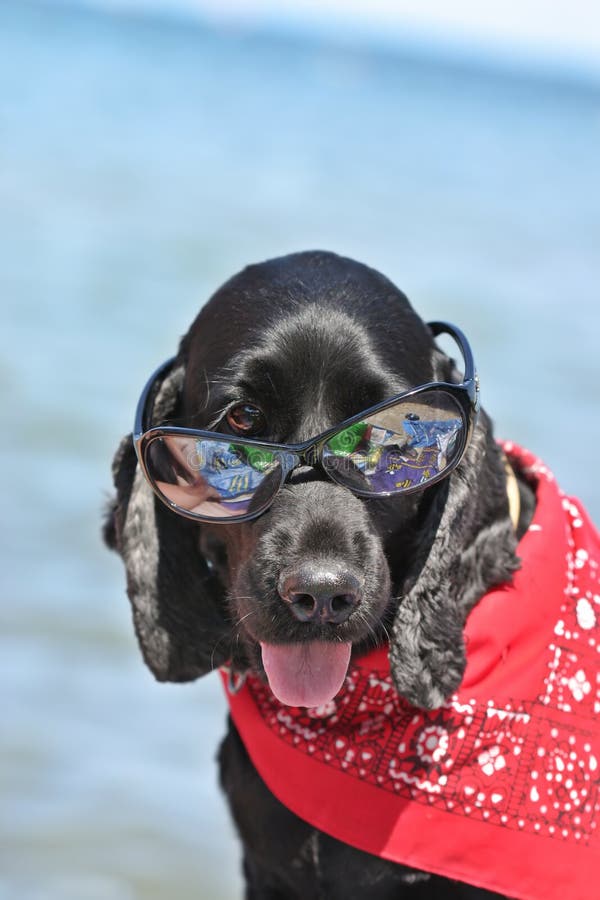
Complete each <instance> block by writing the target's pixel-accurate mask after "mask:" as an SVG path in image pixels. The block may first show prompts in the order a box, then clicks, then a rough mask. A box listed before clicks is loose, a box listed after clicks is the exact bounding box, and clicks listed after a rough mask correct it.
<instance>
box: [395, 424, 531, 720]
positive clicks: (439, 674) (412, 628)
mask: <svg viewBox="0 0 600 900" xmlns="http://www.w3.org/2000/svg"><path fill="white" fill-rule="evenodd" d="M505 484H506V483H505V478H504V475H503V463H502V456H501V450H500V448H499V447H498V446H497V445H496V443H495V441H494V440H493V437H492V432H491V425H490V423H489V420H488V419H487V416H486V415H485V413H482V414H481V415H480V420H479V424H478V426H477V428H476V430H475V433H474V435H473V438H472V441H471V444H470V446H469V449H468V451H467V453H466V454H465V457H464V458H463V460H462V462H461V463H460V465H459V467H458V468H457V469H456V470H455V471H454V472H453V473H452V474H451V475H450V476H449V478H447V479H446V480H445V481H443V482H441V483H440V484H439V485H438V486H437V487H436V489H435V491H436V493H435V494H434V496H433V500H432V502H431V506H430V508H429V510H428V514H427V519H426V522H425V526H424V528H423V531H422V532H421V533H420V546H419V550H418V552H417V554H416V559H415V561H414V563H415V564H414V567H411V575H410V581H409V583H408V584H407V585H406V592H405V594H404V596H403V597H402V599H401V601H400V606H399V608H398V612H397V614H396V618H395V621H394V625H393V635H392V642H391V646H390V662H391V668H392V676H393V678H394V682H395V685H396V688H397V690H398V692H399V693H400V694H401V695H402V696H403V697H406V699H407V700H408V701H409V702H410V703H412V704H413V705H414V706H418V707H421V708H423V709H436V708H438V707H439V706H441V705H442V704H443V703H444V701H445V700H447V699H448V698H449V697H450V695H451V694H452V693H453V692H454V691H455V690H456V689H457V688H458V687H459V685H460V683H461V681H462V678H463V675H464V670H465V664H466V658H465V645H464V640H463V628H464V625H465V621H466V617H467V615H468V613H469V611H470V610H471V608H472V607H473V606H474V605H475V603H476V602H477V601H478V600H479V599H480V598H481V597H482V596H483V594H484V593H485V592H486V591H487V590H488V589H489V588H490V587H491V586H492V585H496V584H501V583H502V582H504V581H506V580H509V579H510V578H511V576H512V574H513V572H514V571H515V570H516V569H517V568H518V565H519V563H518V559H517V557H516V556H515V549H516V544H517V541H516V537H515V532H514V528H513V526H512V524H511V521H510V517H509V512H508V502H507V497H506V486H505Z"/></svg>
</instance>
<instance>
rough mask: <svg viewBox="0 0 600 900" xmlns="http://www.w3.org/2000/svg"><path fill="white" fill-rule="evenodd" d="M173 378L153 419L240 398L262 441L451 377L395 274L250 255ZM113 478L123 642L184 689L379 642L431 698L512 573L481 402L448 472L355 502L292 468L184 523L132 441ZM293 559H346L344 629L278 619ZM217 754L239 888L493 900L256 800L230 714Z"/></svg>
mask: <svg viewBox="0 0 600 900" xmlns="http://www.w3.org/2000/svg"><path fill="white" fill-rule="evenodd" d="M176 372H178V373H179V375H178V378H179V381H177V379H175V381H174V382H173V383H172V384H168V385H163V388H161V390H160V392H159V395H158V397H157V398H156V403H155V408H154V421H155V423H158V422H159V421H165V420H166V419H168V420H169V421H170V422H172V423H178V424H186V425H189V426H190V427H198V428H215V430H219V431H223V430H226V424H225V423H224V419H223V418H222V414H223V410H224V409H226V408H227V407H228V406H230V405H231V404H232V403H233V402H248V403H252V404H254V405H255V406H257V407H259V408H260V409H261V410H262V412H263V413H264V415H265V419H266V423H267V424H266V427H265V430H264V431H263V433H261V434H260V437H261V438H262V439H265V440H270V441H277V442H287V443H291V442H298V441H303V440H306V439H308V438H310V437H312V436H313V435H316V434H318V433H320V432H322V431H324V430H325V429H326V428H328V427H329V426H331V425H333V424H335V423H337V422H340V421H342V420H343V419H345V418H346V417H348V416H350V415H352V414H353V413H356V412H359V411H360V410H362V409H365V408H366V407H368V406H370V405H373V404H375V403H377V402H378V401H380V400H383V399H385V398H387V397H390V396H392V395H393V394H395V393H398V392H400V391H401V390H403V389H406V388H408V387H412V386H415V385H418V384H422V383H425V382H429V381H434V380H439V381H453V380H456V375H455V372H454V366H453V363H452V361H451V360H450V359H449V358H448V357H447V356H445V355H444V354H443V353H442V352H441V351H440V350H439V349H437V347H436V346H435V344H434V342H433V339H432V337H431V334H430V332H429V330H428V328H427V327H426V326H425V325H424V324H423V322H422V321H421V320H420V319H419V317H418V316H417V315H416V313H415V312H414V311H413V310H412V308H411V306H410V304H409V303H408V301H407V299H406V297H405V296H404V295H403V294H402V293H401V292H400V291H399V290H398V289H397V288H396V287H395V286H394V285H393V284H391V283H390V282H389V281H388V280H387V279H386V278H384V277H383V276H382V275H380V274H379V273H377V272H375V271H374V270H372V269H369V268H367V267H366V266H363V265H360V264H358V263H356V262H354V261H352V260H349V259H345V258H342V257H338V256H336V255H334V254H331V253H323V252H310V253H299V254H294V255H291V256H287V257H284V258H281V259H276V260H272V261H269V262H266V263H263V264H260V265H256V266H250V267H248V268H247V269H245V270H244V271H243V272H241V273H240V274H238V275H236V276H235V277H234V278H232V279H231V280H230V281H229V282H227V283H226V284H225V285H224V286H223V287H222V288H221V289H220V290H219V291H217V293H216V294H215V295H214V296H213V297H212V299H211V300H210V301H209V302H208V303H207V305H206V306H205V307H204V308H203V309H202V310H201V312H200V314H199V315H198V317H197V318H196V320H195V322H194V323H193V325H192V326H191V328H190V330H189V332H188V334H187V335H186V336H185V337H184V338H183V340H182V342H181V345H180V348H179V354H178V360H177V367H176ZM114 476H115V486H116V489H117V497H116V500H115V502H114V505H113V506H112V507H111V509H110V511H109V516H108V519H107V523H106V526H105V537H106V540H107V542H108V543H109V545H110V546H112V547H114V548H116V549H117V550H118V551H119V552H120V553H121V555H122V556H123V558H124V561H125V564H126V568H127V575H128V593H129V597H130V599H131V602H132V606H133V614H134V620H135V627H136V631H137V635H138V638H139V641H140V645H141V648H142V651H143V654H144V658H145V660H146V663H147V664H148V666H149V667H150V669H151V670H152V671H153V673H154V675H155V676H156V677H157V678H158V679H159V680H167V681H187V680H191V679H194V678H197V677H199V676H201V675H203V674H205V673H206V672H208V671H209V670H211V669H213V668H215V667H217V666H220V665H222V664H224V663H226V662H229V663H230V664H231V666H232V668H233V669H234V670H235V671H236V672H240V673H241V672H244V671H247V670H251V671H253V672H255V673H258V674H259V675H264V673H263V669H262V662H261V654H260V646H259V642H260V641H267V642H269V643H271V644H277V643H288V642H301V641H305V640H311V641H314V640H325V641H326V640H332V639H335V640H339V639H341V640H344V641H350V642H352V644H353V646H354V648H355V649H354V652H355V653H360V652H361V650H365V649H368V648H371V647H373V645H374V644H375V643H382V642H383V641H384V639H387V637H388V636H389V639H390V659H391V668H392V675H393V678H394V682H395V684H396V687H397V690H398V692H399V693H400V694H401V695H403V696H404V697H405V698H407V699H408V700H409V701H410V702H411V703H412V704H414V705H416V706H419V707H423V708H427V709H432V708H436V707H438V706H440V704H441V703H442V702H443V701H444V700H445V699H446V698H447V697H448V696H449V695H450V694H451V693H452V692H453V691H454V690H455V689H456V688H457V687H458V686H459V684H460V682H461V679H462V676H463V672H464V668H465V650H464V643H463V638H462V631H463V626H464V623H465V619H466V616H467V614H468V612H469V610H470V609H471V608H472V607H473V605H474V604H475V603H476V602H477V601H478V599H479V598H480V597H481V596H482V595H483V594H484V593H485V592H486V590H487V589H488V588H490V587H491V586H492V585H495V584H498V583H501V582H503V581H505V580H507V579H510V577H511V575H512V573H513V572H514V571H515V569H516V568H517V567H518V560H517V558H516V556H515V548H516V543H517V536H518V535H516V534H515V530H514V528H513V526H512V524H511V521H510V518H509V509H508V502H507V494H506V478H505V470H504V464H503V460H502V456H501V452H500V451H499V449H498V447H497V445H496V443H495V441H494V438H493V435H492V428H491V425H490V421H489V419H488V417H487V416H486V415H485V413H481V415H480V417H479V423H478V425H477V428H476V430H475V433H474V435H473V439H472V441H471V444H470V446H469V449H468V451H467V453H466V456H465V458H464V459H463V461H462V463H461V465H460V466H459V468H458V469H457V470H455V472H454V473H453V474H452V475H450V476H449V477H448V478H447V479H445V480H444V481H442V482H440V483H439V484H437V485H435V486H433V487H431V488H429V489H427V490H425V491H423V492H420V493H417V494H413V495H410V496H408V497H401V498H390V499H385V500H384V499H382V500H363V499H359V498H357V497H356V496H354V495H353V494H352V493H351V492H350V491H348V490H346V489H344V488H342V487H340V486H338V485H336V484H334V483H333V482H331V481H330V480H328V479H327V477H326V476H325V474H324V473H323V472H321V471H319V470H317V469H311V468H308V467H306V468H304V469H301V470H298V471H296V472H295V473H294V474H293V476H292V478H291V479H290V480H289V482H288V483H287V484H286V485H285V486H284V488H283V490H282V491H281V492H280V494H279V495H278V497H277V498H276V499H275V501H274V503H273V505H272V506H271V508H270V509H269V510H268V511H267V512H266V513H264V514H263V515H262V516H260V518H258V519H256V520H254V521H251V522H247V523H242V524H230V525H226V524H219V525H210V526H209V525H202V526H199V525H196V524H194V523H192V522H190V521H187V520H185V519H183V518H181V517H180V516H177V515H176V514H174V513H172V512H170V511H169V510H168V509H166V508H165V507H164V506H163V504H161V503H160V502H159V501H158V500H156V499H155V498H154V497H153V495H152V494H151V492H150V489H149V488H147V486H145V485H144V484H142V482H141V480H140V478H139V473H138V476H136V459H135V454H134V451H133V447H132V444H131V438H130V437H127V438H125V439H124V441H123V442H122V444H121V447H120V448H119V451H118V452H117V455H116V457H115V463H114ZM136 479H137V480H136ZM134 482H135V484H136V487H135V488H134ZM521 493H522V501H523V502H522V522H521V526H522V527H521V529H520V530H523V528H524V527H525V524H526V520H527V518H528V517H529V516H530V514H531V511H532V507H533V503H534V501H533V497H532V495H531V493H530V492H528V490H527V488H526V487H525V486H522V488H521ZM132 498H134V499H132ZM132 504H134V505H135V508H134V509H132ZM300 566H303V567H307V566H308V567H309V568H310V567H313V568H315V569H319V568H322V567H325V568H327V567H329V568H333V569H335V568H336V567H337V568H338V569H339V567H342V568H343V569H344V571H345V572H347V573H350V575H352V577H353V578H355V579H356V581H357V582H358V584H359V602H358V605H357V606H356V608H355V609H354V610H353V612H352V614H351V615H350V616H349V617H348V618H347V620H346V621H344V622H342V623H340V624H335V625H334V624H332V623H327V624H326V625H324V624H317V623H312V622H304V621H299V620H298V619H297V618H296V617H295V616H294V615H292V614H291V612H290V609H289V604H286V603H284V602H283V600H282V598H281V596H280V594H279V592H278V585H280V584H281V578H282V576H283V575H285V574H286V573H290V572H291V573H294V572H297V571H298V569H299V567H300ZM219 759H220V765H221V783H222V785H223V787H224V790H225V792H226V793H227V795H228V797H229V800H230V805H231V809H232V813H233V817H234V819H235V822H236V825H237V827H238V830H239V832H240V835H241V837H242V840H243V843H244V871H245V875H246V879H247V884H248V893H247V897H248V898H272V900H276V898H302V900H304V898H317V897H322V898H328V900H336V898H338V897H339V898H344V900H349V898H367V897H368V898H370V900H371V898H372V900H378V898H381V900H383V898H388V897H389V898H392V897H393V898H399V897H404V896H407V897H412V898H421V897H423V898H424V897H428V898H430V897H436V898H437V897H439V898H442V897H443V898H453V897H465V898H475V897H486V896H493V895H491V894H489V893H488V892H486V891H482V890H480V889H477V888H473V887H470V886H466V885H463V884H459V883H456V882H450V881H448V880H446V879H443V878H439V877H437V876H429V875H427V874H425V873H418V872H414V871H412V870H410V869H406V868H404V867H402V866H398V865H395V864H392V863H389V862H386V861H384V860H380V859H377V858H375V857H371V856H369V855H368V854H365V853H362V852H360V851H357V850H355V849H352V848H350V847H347V846H345V845H343V844H341V843H339V842H338V841H336V840H334V839H333V838H330V837H328V836H326V835H324V834H323V833H321V832H318V831H316V830H315V829H313V828H311V827H310V826H308V825H307V824H306V823H304V822H303V821H301V820H300V819H298V818H297V817H296V816H294V815H293V814H292V813H290V812H289V811H288V810H286V809H285V808H284V807H283V806H282V805H281V804H280V803H279V802H278V801H277V800H276V799H275V798H274V797H273V795H272V794H271V793H270V792H269V791H268V789H267V788H266V787H265V785H264V783H263V782H262V781H261V779H260V778H259V776H258V774H257V773H256V771H255V770H254V768H253V766H252V764H251V762H250V760H249V758H248V755H247V753H246V751H245V748H244V746H243V744H242V743H241V741H240V739H239V736H238V735H237V733H236V731H235V728H234V726H233V725H232V724H231V723H230V727H229V734H228V736H227V737H226V739H225V741H224V743H223V745H222V747H221V751H220V755H219Z"/></svg>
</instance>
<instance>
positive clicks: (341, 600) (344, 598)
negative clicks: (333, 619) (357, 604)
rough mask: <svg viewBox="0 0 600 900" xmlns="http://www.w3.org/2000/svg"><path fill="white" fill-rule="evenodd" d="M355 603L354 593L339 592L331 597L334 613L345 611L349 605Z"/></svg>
mask: <svg viewBox="0 0 600 900" xmlns="http://www.w3.org/2000/svg"><path fill="white" fill-rule="evenodd" d="M353 605H354V598H353V596H352V594H337V595H336V596H335V597H332V598H331V608H332V610H333V612H334V613H337V612H343V610H345V609H346V608H347V607H348V606H353Z"/></svg>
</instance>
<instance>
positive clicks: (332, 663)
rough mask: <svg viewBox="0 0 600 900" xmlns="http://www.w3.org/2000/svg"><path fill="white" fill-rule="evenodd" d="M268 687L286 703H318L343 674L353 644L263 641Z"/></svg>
mask: <svg viewBox="0 0 600 900" xmlns="http://www.w3.org/2000/svg"><path fill="white" fill-rule="evenodd" d="M260 646H261V649H262V660H263V665H264V667H265V672H266V673H267V678H268V679H269V687H270V688H271V690H272V691H273V693H274V694H275V696H276V697H277V699H278V700H279V701H280V702H281V703H285V705H286V706H321V705H322V704H323V703H328V702H329V700H332V699H333V698H334V697H335V695H336V694H337V692H338V691H339V689H340V688H341V686H342V684H343V683H344V678H345V677H346V672H347V671H348V664H349V662H350V651H351V649H352V644H326V643H323V642H322V641H313V642H312V643H310V644H263V643H261V645H260Z"/></svg>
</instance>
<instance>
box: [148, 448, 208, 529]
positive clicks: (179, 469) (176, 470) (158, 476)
mask: <svg viewBox="0 0 600 900" xmlns="http://www.w3.org/2000/svg"><path fill="white" fill-rule="evenodd" d="M196 445H197V441H195V440H194V439H193V438H187V437H178V436H173V435H170V436H168V437H165V438H161V439H159V440H156V441H153V443H152V445H151V447H150V449H149V455H150V459H151V463H152V471H151V474H152V476H153V478H154V482H155V484H156V486H157V488H158V489H159V490H160V491H161V493H162V494H164V496H165V497H166V498H167V499H168V500H170V502H171V503H175V504H176V506H180V507H181V508H182V509H187V510H188V511H189V512H200V511H203V507H204V505H205V504H206V503H211V504H212V505H214V506H215V507H216V508H217V509H218V503H219V502H220V500H221V495H220V493H219V491H218V490H217V489H216V488H215V487H213V485H211V484H210V482H209V481H208V480H207V479H206V478H205V477H203V475H202V474H200V465H199V458H198V451H197V446H196ZM211 515H212V513H211ZM217 515H218V512H217Z"/></svg>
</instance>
